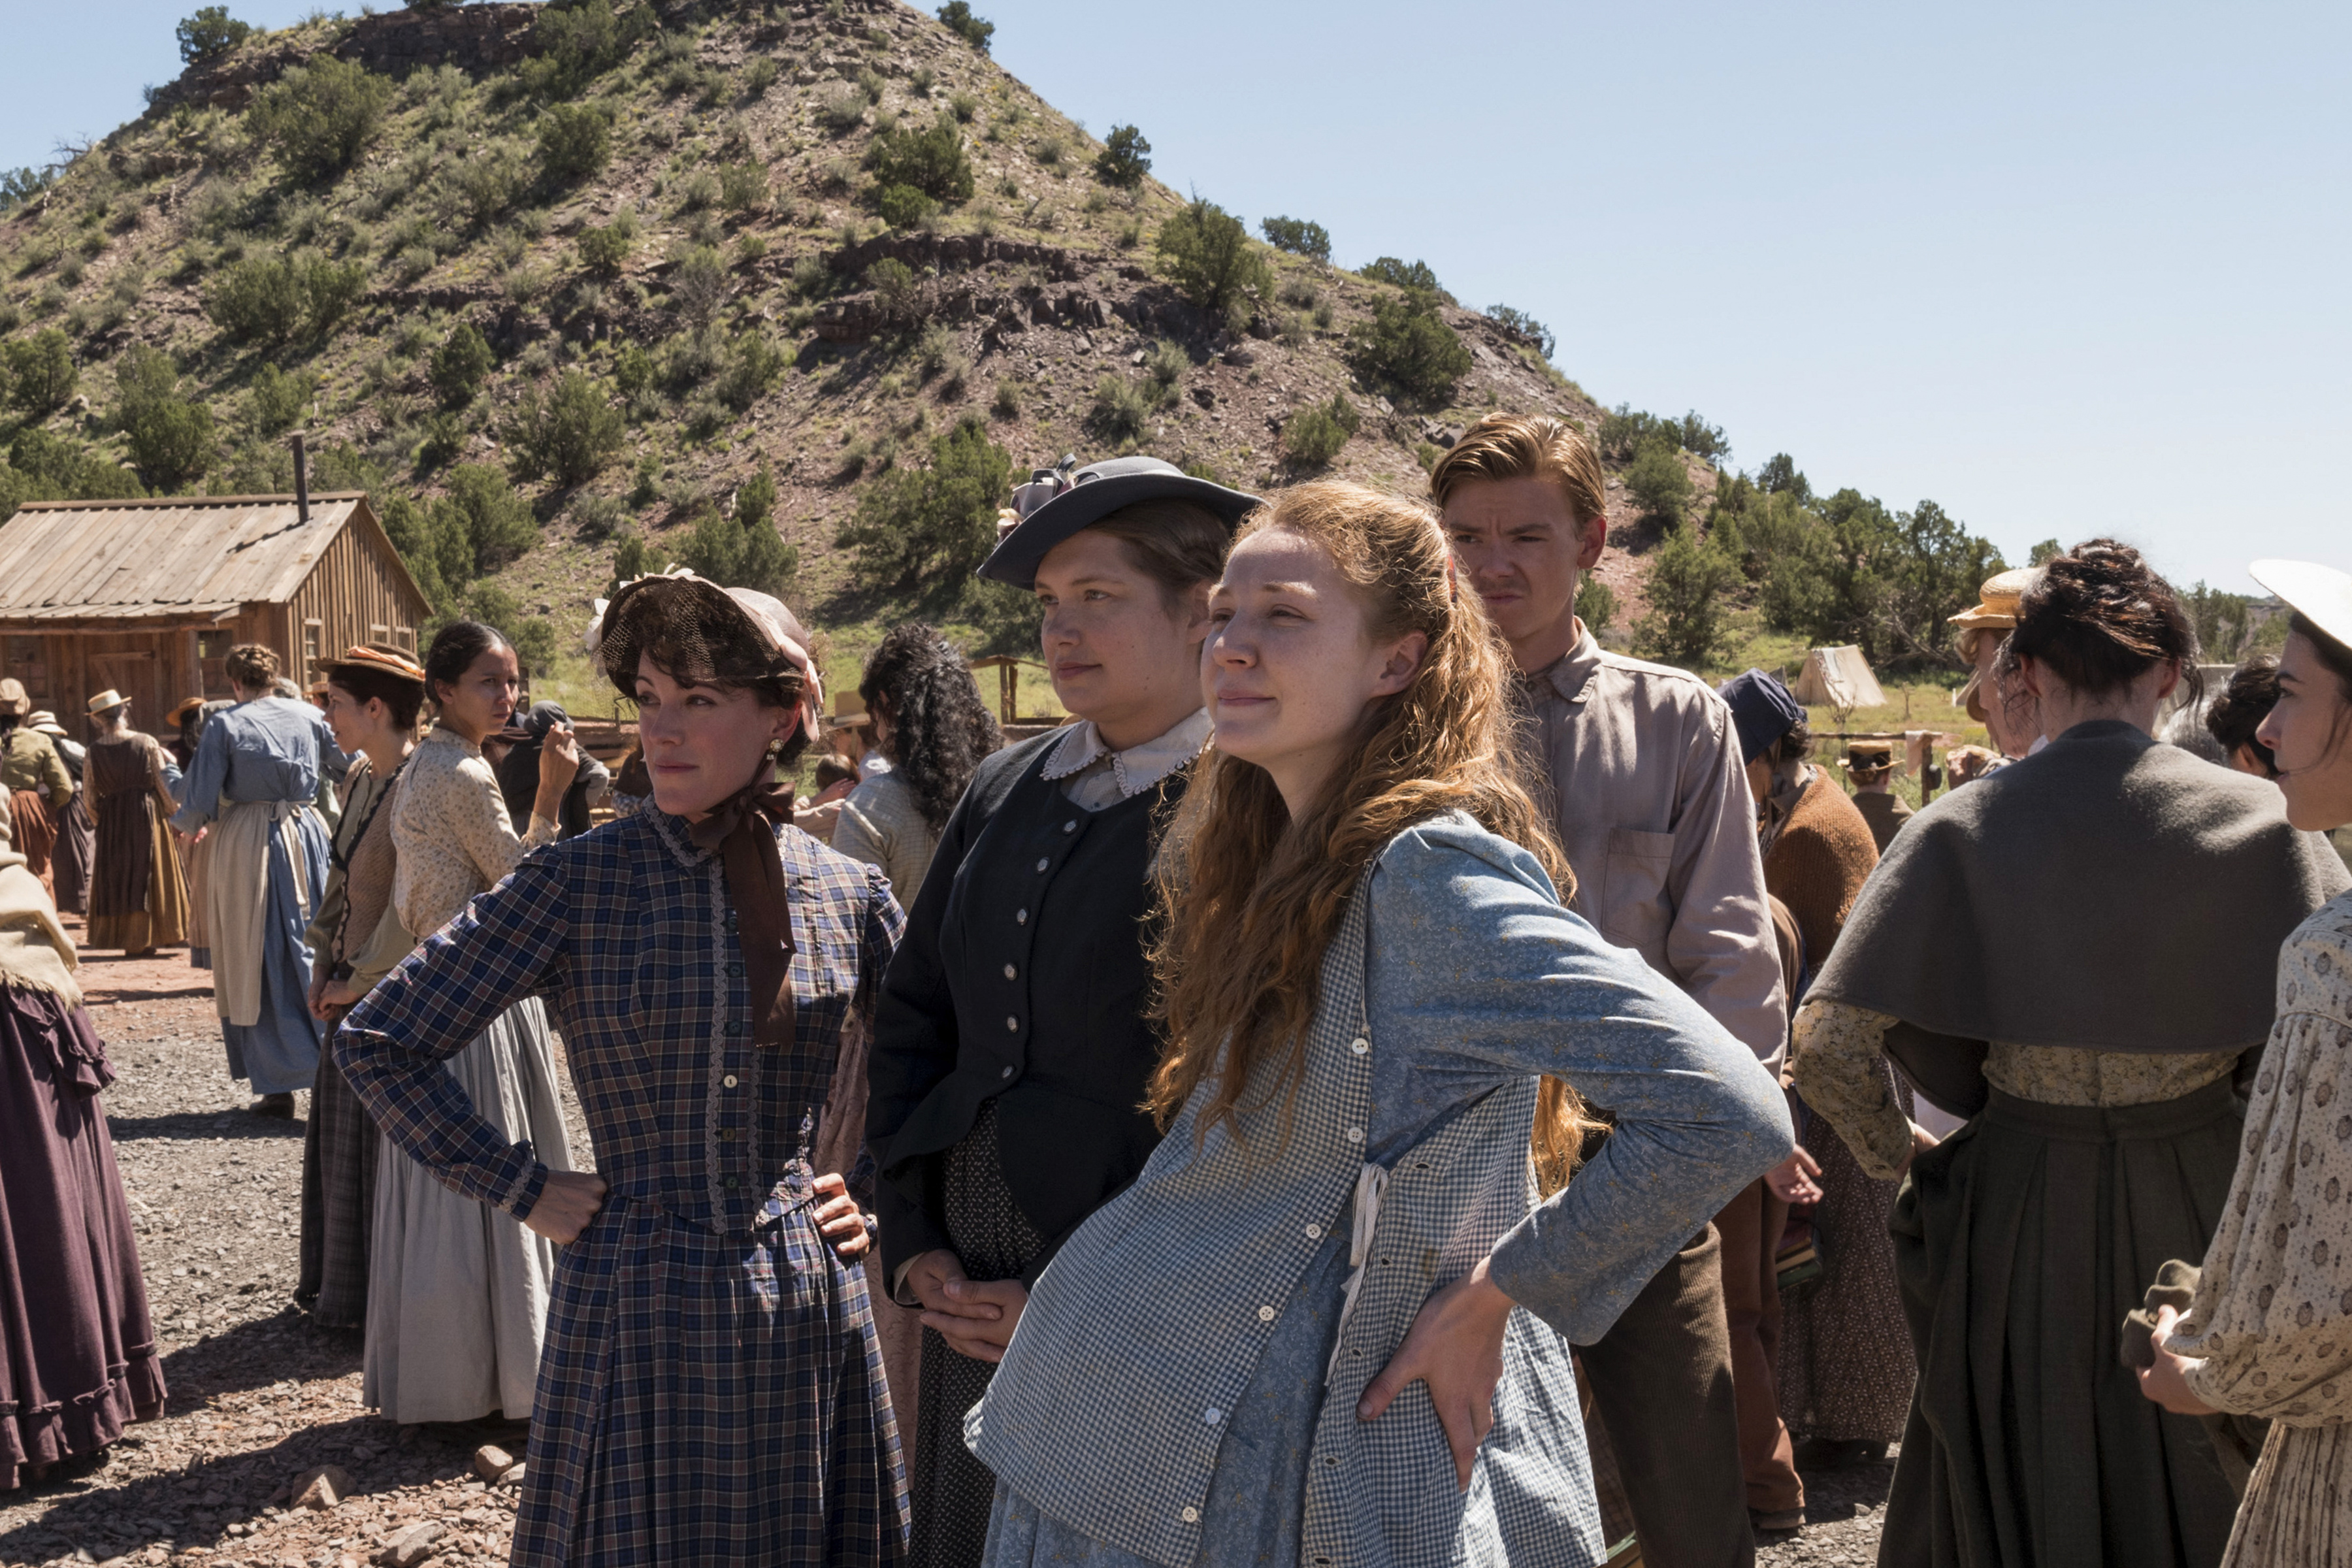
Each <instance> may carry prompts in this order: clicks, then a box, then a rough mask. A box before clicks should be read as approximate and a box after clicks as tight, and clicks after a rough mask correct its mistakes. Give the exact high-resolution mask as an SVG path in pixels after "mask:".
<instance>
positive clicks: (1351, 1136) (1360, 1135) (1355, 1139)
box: [1008, 1020, 1364, 1143]
mask: <svg viewBox="0 0 2352 1568" xmlns="http://www.w3.org/2000/svg"><path fill="white" fill-rule="evenodd" d="M1008 1022H1009V1020H1008ZM1363 1141H1364V1130H1363V1129H1362V1128H1360V1127H1350V1128H1349V1129H1348V1142H1350V1143H1360V1142H1363Z"/></svg>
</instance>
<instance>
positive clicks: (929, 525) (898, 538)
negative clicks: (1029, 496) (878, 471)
mask: <svg viewBox="0 0 2352 1568" xmlns="http://www.w3.org/2000/svg"><path fill="white" fill-rule="evenodd" d="M930 458H931V460H930V464H929V467H927V468H912V467H908V466H905V465H901V466H899V467H898V468H893V469H891V470H890V471H889V472H888V473H887V474H884V475H882V476H881V477H880V478H879V479H875V480H874V481H873V482H872V483H870V484H869V485H868V486H867V487H866V493H865V494H864V495H863V496H861V497H859V498H858V501H857V510H856V512H855V513H854V514H853V515H852V517H851V518H850V520H849V521H848V522H847V523H845V524H844V525H843V527H842V529H841V531H840V535H839V539H838V542H839V543H840V545H841V547H842V548H843V549H845V550H846V551H848V552H850V558H851V559H850V569H851V574H852V576H853V578H854V580H855V581H856V584H857V585H858V586H859V587H860V588H862V589H865V590H867V591H869V592H878V593H887V594H913V595H917V596H918V597H919V599H920V600H922V601H923V602H924V603H925V604H926V605H928V606H929V608H930V609H931V610H932V611H934V612H939V611H943V610H945V609H947V608H951V607H952V606H953V605H955V604H956V603H957V602H958V601H959V600H960V599H961V597H962V595H963V594H964V591H965V586H966V584H968V583H969V582H970V581H971V574H972V573H973V572H974V571H976V570H978V568H979V566H980V563H982V561H985V560H987V559H988V552H990V551H991V550H992V549H994V548H995V547H996V509H997V508H998V507H999V506H1001V505H1003V498H1004V496H1005V494H1006V493H1007V490H1008V489H1009V487H1010V486H1011V485H1012V483H1013V458H1012V455H1011V454H1010V453H1008V452H1006V451H1005V449H1004V448H1003V447H1000V446H998V445H997V444H996V443H995V442H993V441H992V440H990V439H989V438H988V432H987V430H986V428H985V427H983V426H982V425H981V424H980V423H979V422H978V421H977V420H974V419H969V418H967V419H965V420H962V421H961V422H959V423H958V424H957V425H956V426H955V428H954V429H952V430H950V431H949V432H947V433H946V434H945V435H942V436H939V437H934V438H933V440H932V442H931V451H930Z"/></svg>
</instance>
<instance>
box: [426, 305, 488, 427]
mask: <svg viewBox="0 0 2352 1568" xmlns="http://www.w3.org/2000/svg"><path fill="white" fill-rule="evenodd" d="M496 363H498V358H497V356H496V355H495V354H493V353H490V344H489V340H488V339H487V338H485V337H483V336H482V334H481V332H480V331H479V330H478V329H477V328H476V327H475V325H474V324H473V323H472V322H471V321H460V322H458V323H457V325H456V326H454V327H452V328H450V329H449V335H448V336H447V337H446V338H444V339H442V340H441V346H440V347H439V348H436V349H435V350H434V351H433V358H432V361H431V363H429V364H428V365H427V366H426V369H425V379H426V380H427V381H429V382H431V383H432V384H433V391H434V393H435V395H437V396H438V397H439V398H440V399H441V406H442V407H444V408H463V407H465V406H466V405H467V404H468V403H471V402H473V401H474V395H475V394H476V393H478V392H479V391H480V390H481V389H482V382H483V380H484V379H485V378H486V377H488V374H490V367H491V366H492V365H494V364H496Z"/></svg>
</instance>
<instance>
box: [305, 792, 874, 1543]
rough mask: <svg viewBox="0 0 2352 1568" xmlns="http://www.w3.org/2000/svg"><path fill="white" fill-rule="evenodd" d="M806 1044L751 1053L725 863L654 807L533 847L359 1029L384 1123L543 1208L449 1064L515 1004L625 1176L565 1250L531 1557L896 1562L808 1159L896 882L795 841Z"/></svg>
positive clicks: (868, 1400)
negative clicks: (547, 1018) (543, 1018)
mask: <svg viewBox="0 0 2352 1568" xmlns="http://www.w3.org/2000/svg"><path fill="white" fill-rule="evenodd" d="M779 849H780V852H781V853H782V858H783V869H784V876H785V880H786V882H787V883H788V884H789V886H790V889H791V891H790V894H789V904H790V908H791V927H792V934H793V943H794V945H795V948H796V952H795V953H794V955H793V960H792V969H791V984H792V991H793V1001H794V1005H795V1008H796V1010H797V1015H796V1026H795V1043H794V1044H793V1046H792V1047H790V1048H788V1049H783V1050H774V1049H762V1048H759V1047H754V1046H753V1045H752V1043H751V1000H750V994H749V990H748V987H747V985H746V982H745V975H744V963H743V954H742V948H741V944H740V940H739V937H738V933H737V929H736V928H737V922H736V916H735V912H734V910H733V909H732V908H731V906H730V901H729V898H728V889H727V881H726V874H725V871H724V869H723V868H722V866H721V863H720V860H719V857H718V856H717V855H716V854H713V853H710V852H708V851H704V850H701V849H698V848H697V847H695V846H694V844H693V842H692V840H691V839H690V838H689V837H688V825H687V824H686V822H685V821H684V820H683V819H681V818H678V817H676V816H669V815H667V814H666V813H664V812H662V811H659V810H657V809H656V808H654V807H652V806H651V805H648V806H646V808H645V809H643V810H641V811H639V812H638V813H636V814H635V815H634V816H627V817H625V818H622V819H621V820H619V821H616V822H613V823H608V824H606V825H605V826H603V827H600V828H597V829H596V830H594V831H593V832H591V833H588V834H586V835H584V836H583V837H578V838H572V839H568V840H565V841H564V842H562V843H561V844H558V845H555V846H552V847H547V848H543V849H541V850H538V851H537V852H535V853H533V854H532V855H530V857H529V858H526V859H524V860H523V862H522V863H521V864H520V866H518V867H517V868H515V870H514V872H513V873H512V874H511V875H510V876H509V877H508V878H507V879H506V880H505V881H503V882H501V883H500V884H499V886H498V887H496V888H495V889H491V890H490V891H489V892H488V893H485V894H483V895H482V896H481V897H480V898H478V899H476V900H474V901H473V903H472V904H471V905H470V906H469V907H468V908H467V911H466V912H465V913H463V914H461V915H459V916H458V917H457V920H455V921H452V922H451V923H450V924H449V925H448V926H447V927H446V929H445V930H443V931H441V932H440V933H439V934H437V935H436V936H434V937H433V938H432V939H430V940H429V941H427V942H425V945H424V946H423V947H421V948H419V949H418V950H417V951H416V952H415V953H413V954H412V955H410V957H409V958H408V959H407V960H405V961H404V963H402V964H401V966H400V967H399V968H397V969H395V970H394V972H393V973H392V974H391V976H390V977H389V978H387V979H386V980H385V981H384V982H383V984H381V985H379V986H378V987H377V988H376V989H375V990H374V991H373V993H372V994H370V995H369V996H368V997H367V999H366V1000H365V1001H363V1002H362V1003H361V1004H360V1005H359V1006H358V1007H357V1008H355V1009H354V1010H353V1011H352V1014H351V1015H350V1016H349V1017H348V1018H347V1019H346V1020H345V1022H344V1025H343V1028H342V1030H341V1033H340V1034H339V1035H338V1036H337V1041H336V1059H337V1060H338V1061H339V1062H340V1063H341V1066H342V1068H343V1070H344V1072H345V1074H346V1075H347V1076H348V1077H349V1078H350V1079H351V1082H352V1089H354V1090H355V1091H356V1092H357V1093H358V1094H359V1096H360V1098H361V1100H362V1101H364V1102H365V1103H366V1105H367V1106H368V1108H369V1110H371V1111H372V1112H373V1114H374V1115H375V1117H376V1119H377V1121H378V1122H379V1123H380V1124H381V1125H382V1127H383V1132H384V1135H385V1136H386V1137H387V1138H390V1139H392V1140H393V1141H394V1142H396V1143H398V1144H399V1146H400V1147H402V1148H403V1149H405V1150H406V1151H407V1152H409V1153H410V1154H411V1155H412V1156H413V1157H415V1159H416V1160H417V1161H419V1162H420V1163H423V1164H424V1165H425V1166H426V1167H427V1168H428V1169H430V1170H432V1171H434V1172H436V1173H437V1174H438V1175H439V1176H440V1178H441V1179H442V1180H443V1181H444V1182H446V1184H448V1185H449V1186H450V1187H451V1188H452V1189H453V1190H455V1191H457V1192H460V1193H463V1194H467V1195H468V1196H471V1197H475V1198H478V1199H480V1200H482V1201H485V1202H488V1203H491V1204H495V1205H499V1206H500V1207H503V1208H505V1209H506V1210H508V1211H509V1213H511V1214H513V1215H516V1216H517V1217H521V1216H524V1215H528V1214H529V1213H530V1209H531V1206H532V1205H533V1204H534V1203H536V1201H537V1200H538V1198H539V1195H540V1192H541V1188H542V1187H543V1186H544V1184H545V1182H546V1178H547V1172H546V1168H545V1167H544V1166H543V1165H541V1163H539V1162H538V1160H537V1159H536V1158H534V1156H533V1154H532V1152H531V1149H530V1145H529V1144H528V1143H516V1144H511V1145H509V1144H508V1143H507V1142H504V1141H503V1140H501V1139H499V1137H497V1136H496V1135H495V1134H494V1133H493V1132H492V1131H490V1129H489V1128H488V1125H487V1124H486V1123H484V1122H483V1121H482V1120H481V1119H480V1118H479V1117H478V1116H477V1115H476V1114H475V1113H474V1110H473V1108H472V1107H471V1106H470V1105H468V1104H467V1101H466V1099H465V1095H464V1093H463V1091H462V1090H461V1089H459V1088H458V1087H457V1080H456V1079H454V1078H452V1077H450V1075H449V1074H448V1073H446V1071H444V1070H443V1069H442V1068H441V1066H440V1063H441V1062H442V1060H443V1059H445V1058H448V1057H451V1056H454V1055H456V1054H457V1052H458V1051H460V1050H462V1049H464V1048H465V1047H466V1046H467V1043H468V1042H470V1041H471V1040H472V1039H473V1038H474V1037H476V1036H477V1035H478V1034H480V1033H481V1031H482V1030H483V1029H484V1028H485V1027H486V1026H488V1024H489V1023H490V1021H491V1020H492V1019H493V1018H496V1017H497V1016H499V1014H500V1013H502V1012H504V1011H505V1010H506V1009H507V1008H508V1007H509V1006H510V1005H513V1004H514V1003H515V1002H516V1001H518V1000H520V999H521V998H522V997H525V996H533V995H535V996H539V997H541V998H542V999H543V1000H544V1001H545V1002H546V1004H547V1006H548V1009H549V1010H550V1012H551V1013H552V1014H553V1015H554V1016H555V1018H556V1020H557V1023H558V1025H559V1026H560V1028H561V1030H562V1036H563V1040H564V1046H565V1051H566V1055H567V1057H568V1058H569V1062H570V1066H571V1070H572V1079H573V1081H574V1083H575V1084H576V1085H577V1086H578V1089H579V1091H580V1100H581V1104H582V1108H583V1110H584V1111H585V1113H586V1118H587V1121H588V1125H589V1131H590V1134H591V1137H592V1139H593V1145H594V1148H595V1151H596V1161H597V1167H598V1171H599V1173H601V1174H602V1175H603V1176H604V1178H605V1180H606V1181H608V1182H609V1183H610V1184H611V1192H610V1194H609V1195H608V1196H607V1197H606V1199H605V1201H604V1207H603V1209H602V1210H601V1211H600V1212H599V1213H598V1214H597V1215H596V1217H595V1219H594V1220H593V1222H591V1223H590V1225H589V1226H588V1228H587V1229H586V1230H585V1231H583V1233H582V1235H581V1236H580V1237H579V1239H578V1240H576V1241H574V1242H573V1243H572V1245H570V1246H568V1247H564V1248H562V1252H561V1255H560V1258H559V1262H558V1265H557V1269H556V1277H555V1287H554V1297H553V1300H552V1303H551V1307H550V1310H549V1314H548V1323H547V1336H546V1345H545V1350H544V1352H543V1353H542V1355H541V1362H540V1383H539V1394H538V1402H537V1406H536V1412H535V1415H534V1419H533V1424H532V1429H531V1440H530V1469H529V1471H528V1479H527V1480H526V1482H525V1485H524V1490H523V1497H522V1500H521V1505H520V1509H519V1510H518V1514H517V1518H516V1521H515V1538H514V1555H513V1559H512V1561H513V1562H514V1563H516V1564H517V1565H519V1568H541V1565H545V1568H553V1565H555V1564H558V1563H562V1564H566V1565H568V1568H604V1565H607V1564H610V1565H612V1568H620V1565H622V1564H640V1563H663V1564H679V1565H688V1564H706V1563H707V1564H719V1563H728V1564H734V1563H826V1564H837V1565H842V1568H861V1565H866V1564H881V1563H898V1562H900V1561H902V1560H903V1558H904V1556H905V1553H906V1550H907V1535H908V1508H907V1483H906V1474H905V1467H904V1464H903V1463H902V1461H901V1459H900V1456H899V1446H898V1427H897V1424H896V1423H895V1421H894V1420H893V1418H892V1415H891V1412H890V1405H889V1395H888V1393H887V1388H886V1387H885V1385H884V1383H883V1378H882V1372H881V1366H882V1362H881V1354H880V1351H879V1349H878V1346H877V1340H876V1336H875V1331H874V1318H873V1313H872V1311H871V1310H870V1308H869V1306H868V1301H867V1296H866V1273H865V1268H864V1266H863V1265H862V1264H856V1265H852V1264H844V1263H842V1262H840V1261H839V1260H838V1259H837V1258H835V1255H834V1253H833V1251H832V1249H831V1248H830V1247H828V1246H826V1244H825V1242H824V1237H822V1236H821V1235H820V1234H819V1232H818V1230H817V1228H816V1226H815V1224H814V1221H813V1220H812V1219H811V1217H810V1215H811V1209H812V1204H811V1196H812V1194H811V1185H812V1181H813V1177H814V1173H813V1171H812V1169H811V1164H810V1152H811V1150H812V1148H813V1147H814V1142H815V1140H816V1138H817V1136H818V1121H819V1119H820V1117H821V1116H822V1115H823V1113H824V1103H825V1099H826V1095H827V1092H828V1086H829V1085H830V1083H831V1082H832V1079H833V1077H834V1068H835V1060H836V1058H837V1056H838V1054H839V1053H840V1051H841V1050H842V1049H843V1048H844V1047H845V1041H846V1042H847V1043H850V1044H855V1042H856V1038H857V1037H858V1036H859V1035H860V1034H861V1033H862V1032H863V1031H864V1030H865V1028H866V1024H867V1020H868V1018H869V1017H870V1016H871V1009H872V1005H873V997H874V993H875V989H876V987H877V984H878V983H879V981H880V978H881V973H882V970H883V968H884V966H885V965H886V964H887V963H888V961H889V957H890V953H891V951H892V949H893V948H894V947H895V946H896V944H897V942H898V932H899V930H900V927H901V925H902V923H903V922H902V920H901V917H900V915H899V913H898V905H897V904H896V903H894V902H893V901H892V900H891V898H890V894H889V889H888V886H887V883H886V882H885V880H884V879H883V877H882V875H881V873H880V872H879V871H877V870H874V869H872V868H867V867H864V866H859V865H856V864H854V863H852V862H850V861H848V860H845V859H844V858H841V857H840V856H837V855H835V854H834V853H833V852H832V851H830V850H828V849H826V848H824V847H822V846H820V845H818V844H816V843H815V842H814V840H812V839H810V838H809V837H807V836H806V835H804V834H803V833H801V832H799V831H798V830H797V829H787V830H782V831H781V832H780V834H779Z"/></svg>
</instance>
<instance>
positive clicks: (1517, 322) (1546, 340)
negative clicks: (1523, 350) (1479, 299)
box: [1486, 305, 1559, 359]
mask: <svg viewBox="0 0 2352 1568" xmlns="http://www.w3.org/2000/svg"><path fill="white" fill-rule="evenodd" d="M1486 314H1487V315H1489V316H1491V317H1492V318H1494V320H1495V321H1497V322H1498V323H1500V324H1501V326H1502V328H1503V330H1504V331H1507V332H1509V333H1510V334H1511V335H1512V336H1514V337H1517V338H1522V339H1525V340H1526V341H1527V342H1529V343H1532V344H1533V345H1535V348H1536V350H1537V351H1538V353H1541V354H1542V355H1543V356H1544V358H1546V359H1549V358H1551V352H1552V350H1553V349H1554V348H1556V347H1558V346H1559V343H1558V340H1556V339H1555V338H1553V336H1552V333H1551V329H1550V328H1549V327H1547V326H1545V325H1544V324H1543V323H1542V322H1541V321H1537V320H1536V319H1535V318H1534V317H1533V316H1530V315H1528V313H1527V312H1526V311H1525V310H1518V309H1516V308H1515V307H1513V306H1509V305H1489V306H1487V307H1486Z"/></svg>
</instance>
